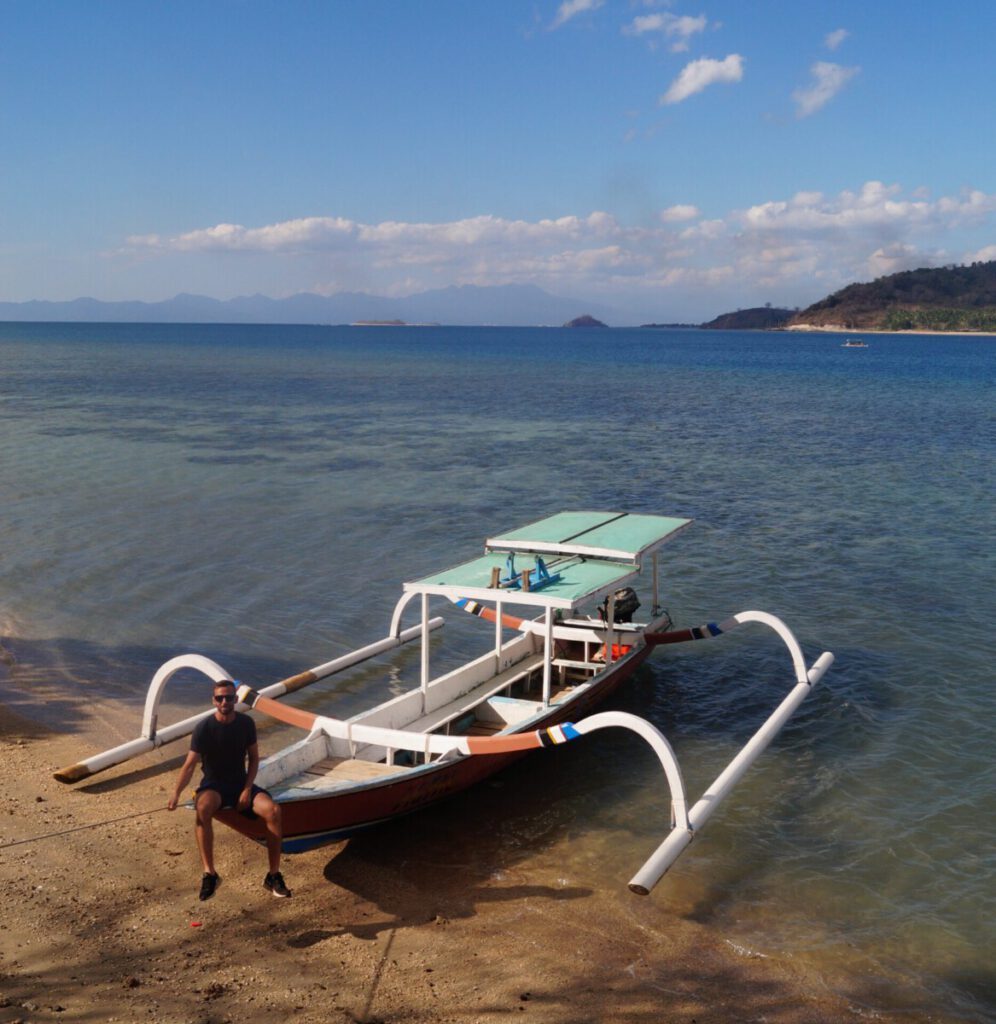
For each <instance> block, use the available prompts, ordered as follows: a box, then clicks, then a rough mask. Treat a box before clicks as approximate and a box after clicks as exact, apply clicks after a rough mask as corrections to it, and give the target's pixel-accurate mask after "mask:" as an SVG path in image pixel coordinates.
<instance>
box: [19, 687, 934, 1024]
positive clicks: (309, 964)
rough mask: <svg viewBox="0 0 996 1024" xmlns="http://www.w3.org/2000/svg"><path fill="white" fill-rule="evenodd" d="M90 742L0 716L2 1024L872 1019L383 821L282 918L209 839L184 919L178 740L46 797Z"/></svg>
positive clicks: (563, 889) (623, 903)
mask: <svg viewBox="0 0 996 1024" xmlns="http://www.w3.org/2000/svg"><path fill="white" fill-rule="evenodd" d="M0 671H2V670H0ZM100 720H101V716H97V717H96V718H95V721H100ZM104 721H106V719H104ZM104 739H105V740H106V739H107V736H106V735H105V736H104ZM113 742H120V740H119V739H117V738H116V737H115V738H113V739H112V743H113ZM109 745H111V743H108V742H103V743H101V742H100V739H99V737H98V736H96V735H94V734H88V733H87V731H86V730H84V731H83V732H76V733H75V734H72V735H70V734H68V733H61V732H55V731H51V730H50V729H47V728H44V727H42V726H39V725H38V724H37V723H34V722H31V721H28V720H26V719H24V718H22V717H20V716H19V715H18V714H16V713H14V712H13V711H12V710H11V709H10V708H7V709H6V710H4V709H3V708H2V707H0V782H2V794H3V795H2V797H0V879H2V887H3V927H2V929H0V1022H4V1024H8V1022H12V1021H24V1022H42V1021H73V1022H77V1021H81V1022H85V1021H121V1022H144V1021H149V1022H155V1021H162V1022H170V1024H174V1022H175V1024H179V1022H183V1024H187V1022H196V1024H209V1022H210V1024H221V1022H224V1021H233V1022H235V1021H238V1022H269V1021H273V1022H283V1021H286V1020H289V1019H293V1020H294V1021H296V1022H301V1024H310V1022H315V1024H318V1022H322V1024H326V1022H332V1024H337V1022H358V1021H363V1022H375V1021H379V1022H392V1024H393V1022H443V1021H452V1022H460V1024H464V1022H466V1024H471V1022H487V1024H492V1022H503V1021H512V1020H516V1021H527V1020H533V1021H543V1022H549V1024H580V1022H603V1021H604V1022H609V1021H621V1022H622V1021H625V1022H657V1021H683V1022H688V1024H691V1022H695V1024H706V1022H727V1021H758V1022H760V1021H765V1022H769V1024H802V1022H807V1024H815V1022H823V1021H842V1020H853V1019H855V1017H858V1018H861V1017H878V1016H879V1015H878V1014H876V1013H869V1012H868V1010H867V1007H864V1006H862V1001H861V999H862V997H861V993H860V992H854V991H852V992H849V993H842V992H831V991H828V990H827V988H826V987H825V985H824V984H823V983H822V982H821V981H820V980H819V979H818V978H816V977H815V976H813V975H812V974H808V975H807V974H806V973H805V972H804V971H803V970H802V969H801V968H800V967H799V966H798V965H797V964H794V963H793V962H792V961H791V960H789V959H779V958H778V957H774V956H766V957H759V956H753V955H750V954H749V953H747V952H746V951H742V950H741V951H739V952H738V951H737V950H735V949H734V948H732V947H731V946H730V945H729V944H728V943H725V942H724V941H723V940H722V937H721V936H719V935H717V934H715V932H714V931H713V930H711V929H710V928H709V927H708V926H706V925H703V924H700V923H698V922H696V921H694V920H691V919H687V918H683V917H680V916H674V917H673V919H671V920H669V922H668V927H667V929H666V931H662V930H661V928H660V918H661V915H660V914H659V913H656V912H655V913H654V914H653V915H651V914H650V913H648V912H647V911H648V908H650V909H652V906H651V904H650V902H649V901H648V900H642V899H640V898H639V897H635V896H632V895H631V894H629V893H628V892H627V891H626V890H625V889H620V887H618V886H615V885H606V886H605V888H604V889H597V888H595V887H592V888H580V887H571V886H569V885H565V884H564V883H563V882H562V881H560V880H558V879H557V878H556V877H555V876H554V874H552V873H551V872H550V871H549V870H548V869H545V868H543V867H542V866H539V867H537V865H535V864H533V863H530V861H529V860H528V859H527V860H525V861H522V862H520V863H517V864H512V865H510V867H509V870H508V871H503V872H501V874H500V877H474V876H473V875H472V874H469V873H468V869H467V868H466V866H464V865H460V864H453V863H449V862H448V860H447V850H446V848H445V845H444V844H443V843H442V842H441V841H436V840H434V839H433V838H432V837H431V836H428V837H425V836H420V837H418V838H417V839H416V840H415V841H412V840H411V837H410V829H409V828H408V826H406V825H405V824H404V823H398V824H394V825H389V826H387V827H385V828H384V829H378V830H375V831H374V832H371V833H368V834H367V835H366V836H365V837H363V838H361V839H354V840H352V841H350V842H349V843H342V844H340V845H338V846H332V847H326V848H324V849H321V850H316V851H313V852H311V853H308V854H303V855H299V856H297V857H293V858H288V859H287V860H286V861H285V875H286V876H287V880H288V883H289V884H290V886H291V887H292V889H293V890H294V896H293V898H292V899H289V900H277V899H274V898H272V897H271V896H270V895H269V894H268V893H267V892H266V891H265V890H264V889H263V888H262V885H261V881H262V876H263V873H264V871H265V858H264V854H263V850H262V848H261V847H258V846H256V845H255V844H253V843H251V842H249V841H248V840H246V839H244V838H243V837H241V836H238V835H236V834H235V833H233V832H231V831H229V830H228V829H226V828H225V827H224V826H218V828H217V836H216V840H217V841H216V846H217V852H218V857H217V863H218V870H219V873H220V874H221V876H222V884H221V886H220V888H219V890H218V892H217V894H216V896H215V897H214V898H213V899H212V900H210V901H208V902H206V903H200V902H199V901H198V898H197V890H198V885H199V881H200V866H199V861H198V858H197V855H196V852H195V848H194V840H193V828H192V824H193V819H192V815H191V814H190V812H189V811H186V810H183V809H180V810H177V811H176V812H174V813H170V812H167V811H165V810H160V809H158V808H163V806H164V804H165V801H166V799H167V796H168V793H169V791H170V789H171V787H172V783H173V773H174V772H175V771H176V768H177V766H178V764H179V760H180V758H181V757H182V750H181V749H180V748H182V747H183V746H184V745H183V744H182V743H181V744H177V745H175V746H173V747H169V748H166V750H164V751H159V752H156V753H154V754H149V755H146V757H144V758H142V759H140V760H138V761H134V762H131V764H130V765H124V766H119V767H118V768H116V769H112V770H111V771H109V772H106V773H104V774H103V775H98V776H96V777H95V778H93V779H91V780H89V782H87V783H83V784H80V785H78V786H76V787H73V788H71V787H66V786H63V785H62V784H60V783H58V782H55V781H54V780H53V779H52V771H53V770H54V769H55V768H57V767H60V766H62V765H65V764H70V763H73V762H75V761H77V760H79V759H80V757H81V756H87V755H89V754H91V753H95V752H97V751H98V750H99V749H103V747H106V746H109ZM149 808H157V810H155V811H153V812H152V813H149V814H146V815H144V816H140V817H131V818H128V819H127V820H123V821H119V822H117V823H116V824H110V825H106V826H103V827H97V828H81V826H86V825H92V824H94V823H99V822H105V821H108V820H109V819H114V818H120V817H122V816H124V815H129V814H133V813H134V812H135V811H137V810H144V809H149ZM71 829H75V830H76V831H70V832H66V834H63V835H52V833H57V832H65V831H66V830H71ZM40 836H48V838H43V839H39V840H37V841H30V842H22V840H26V839H32V838H33V837H40ZM406 838H407V839H408V841H406ZM482 840H484V837H482ZM14 844H16V845H14ZM449 859H450V860H452V857H450V858H449ZM650 899H651V900H652V899H653V897H650ZM651 920H653V922H654V926H653V927H650V925H649V923H648V922H650V921H651ZM928 1019H933V1020H937V1018H936V1017H934V1018H930V1017H928V1016H927V1015H926V1014H923V1015H910V1014H908V1013H907V1014H889V1015H888V1020H889V1021H891V1022H897V1024H898V1022H912V1021H925V1020H928Z"/></svg>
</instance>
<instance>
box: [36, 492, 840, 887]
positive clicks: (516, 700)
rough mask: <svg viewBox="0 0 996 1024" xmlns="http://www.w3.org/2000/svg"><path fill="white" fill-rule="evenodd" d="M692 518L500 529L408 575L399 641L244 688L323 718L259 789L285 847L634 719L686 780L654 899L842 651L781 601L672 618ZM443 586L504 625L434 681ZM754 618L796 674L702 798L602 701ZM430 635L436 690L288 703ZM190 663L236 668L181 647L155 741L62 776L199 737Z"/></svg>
mask: <svg viewBox="0 0 996 1024" xmlns="http://www.w3.org/2000/svg"><path fill="white" fill-rule="evenodd" d="M690 523H691V520H688V519H678V518H671V517H665V516H654V515H637V514H628V513H603V512H561V513H559V514H557V515H553V516H550V517H548V518H546V519H542V520H540V521H538V522H535V523H532V524H530V525H528V526H525V527H522V528H520V529H516V530H513V531H511V532H508V533H503V534H499V535H498V536H495V537H492V538H490V539H488V540H487V541H486V543H485V550H484V554H483V555H481V556H480V557H478V558H475V559H473V560H471V561H467V562H462V563H460V564H458V565H456V566H455V567H453V568H451V569H446V570H443V571H441V572H436V573H433V574H431V575H429V576H425V577H423V578H422V579H419V580H415V581H413V582H410V583H405V584H404V586H403V592H402V595H401V598H400V600H399V601H398V603H397V605H396V607H395V609H394V615H393V617H392V620H391V625H390V629H389V631H388V635H387V636H386V637H385V638H384V639H383V640H379V641H377V642H375V643H373V644H370V645H368V646H366V647H362V648H360V649H358V650H356V651H354V652H352V654H349V655H346V656H344V657H342V658H338V659H336V660H334V661H331V662H328V663H326V664H324V665H319V666H317V667H315V668H313V669H311V670H309V671H307V672H303V673H300V674H299V675H296V676H292V677H291V678H290V679H286V680H283V681H282V682H279V683H275V684H273V685H272V686H269V687H266V688H264V689H263V690H261V691H259V692H258V693H257V692H255V691H254V690H252V689H251V688H250V687H248V686H241V685H240V686H239V688H238V695H239V701H240V703H239V707H240V708H242V709H243V710H245V709H247V708H252V709H254V710H256V711H258V712H262V713H265V714H267V715H270V716H272V717H273V718H276V719H278V720H280V721H282V722H285V723H288V724H291V725H294V726H300V727H301V728H303V729H305V730H307V735H306V736H305V737H304V738H303V739H301V740H299V741H298V742H295V743H292V744H291V745H290V746H288V747H286V748H285V749H283V750H281V751H279V752H278V753H276V754H274V755H273V756H271V757H268V758H267V759H266V760H264V761H263V762H262V764H261V765H260V769H259V773H258V775H257V782H258V784H259V785H261V786H264V787H265V788H266V789H268V790H269V791H270V793H271V794H272V795H273V797H274V799H275V800H277V801H278V802H279V803H280V804H281V807H282V810H283V824H284V849H285V850H286V851H287V852H290V853H294V852H300V851H303V850H307V849H311V848H313V847H316V846H319V845H321V844H323V843H328V842H332V841H335V840H339V839H342V838H345V837H347V836H349V835H352V834H354V833H356V832H358V831H359V830H361V829H364V828H368V827H370V826H373V825H376V824H378V823H379V822H383V821H385V820H387V819H390V818H393V817H396V816H398V815H401V814H407V813H410V812H412V811H415V810H418V809H419V808H421V807H425V806H426V805H428V804H430V803H434V802H435V801H437V800H440V799H442V798H444V797H446V796H449V795H451V794H453V793H456V792H458V791H460V790H463V789H465V788H467V787H468V786H471V785H473V784H474V783H476V782H479V781H480V780H482V779H484V778H486V777H487V776H489V775H491V774H493V773H494V772H496V771H498V770H500V769H501V768H502V767H504V766H505V765H507V764H508V763H510V762H511V761H512V760H514V759H516V758H518V757H521V756H523V754H524V753H525V752H526V751H528V750H531V749H536V748H540V747H547V746H552V745H556V744H560V743H565V742H568V741H570V740H574V739H577V738H580V737H582V736H584V735H587V734H590V733H592V732H595V731H597V730H599V729H603V728H609V727H621V728H627V729H630V730H632V731H634V732H636V733H637V734H638V735H640V736H642V737H643V739H645V740H646V741H647V742H648V743H649V744H650V745H651V747H652V748H653V749H654V751H655V753H656V754H657V757H658V758H659V760H660V762H661V766H662V768H663V770H664V773H665V776H666V778H667V782H668V786H669V788H670V796H671V822H670V826H671V827H670V830H669V831H668V833H667V836H666V838H665V839H664V841H663V842H662V843H661V845H660V846H659V847H658V849H657V850H656V851H655V852H654V854H653V855H652V856H651V857H650V859H649V860H648V861H647V862H646V864H644V865H643V867H642V868H641V869H640V870H639V871H638V872H637V874H636V875H635V876H634V877H633V879H632V880H631V882H630V888H631V889H632V890H633V891H634V892H637V893H640V894H646V893H648V892H649V891H650V890H651V889H652V888H653V886H654V885H655V884H656V883H657V882H658V881H659V880H660V878H661V876H662V875H663V874H664V872H665V871H666V870H667V869H668V867H670V865H671V864H672V863H673V862H674V860H675V859H676V858H677V857H678V855H679V854H680V853H681V852H682V850H684V849H685V847H686V846H687V845H688V844H689V843H690V842H691V840H692V838H693V836H694V835H695V834H696V832H697V831H698V830H699V829H700V828H701V827H702V826H703V825H704V824H705V822H706V820H707V819H708V818H709V817H710V816H711V815H712V814H713V812H714V811H715V810H716V807H717V806H718V805H719V803H720V801H721V800H722V799H723V798H724V797H725V796H726V795H727V794H728V793H729V791H730V790H731V789H732V788H733V786H734V785H735V784H736V783H737V782H738V781H739V779H740V778H741V777H742V775H743V774H744V773H745V772H746V771H747V769H748V768H749V767H750V765H751V764H752V763H753V762H754V760H756V758H757V757H758V756H759V755H760V753H761V752H762V751H763V750H764V749H765V747H767V745H768V744H769V743H770V742H771V740H772V739H773V738H774V737H775V735H777V733H778V732H779V730H780V729H781V728H782V726H783V725H784V724H785V722H786V721H788V719H789V717H790V716H791V715H792V713H793V712H794V711H795V709H796V708H797V707H798V706H799V704H800V703H801V702H802V701H803V700H804V699H805V698H806V697H807V696H808V694H809V693H810V691H811V690H812V688H813V686H814V685H815V684H816V683H817V682H818V681H819V679H820V678H821V677H822V675H823V674H824V672H825V671H826V670H827V669H828V668H829V667H830V665H831V664H832V662H833V655H832V654H830V653H829V652H825V653H823V654H822V655H821V656H820V657H819V658H818V659H817V660H816V661H815V662H814V663H813V665H812V666H811V667H808V668H807V666H806V663H805V660H804V657H803V653H802V650H801V648H800V646H799V644H798V642H797V641H796V639H795V637H794V636H793V635H792V633H791V631H790V630H789V629H788V627H787V626H786V625H785V624H784V623H783V622H781V621H780V620H779V619H777V618H775V617H774V616H772V615H768V614H767V613H765V612H756V611H747V612H741V613H740V614H738V615H734V616H733V617H731V618H729V619H727V620H725V621H723V622H720V623H708V624H706V625H703V626H699V627H695V628H692V629H674V628H673V624H672V623H671V620H670V617H669V616H668V614H667V613H666V612H664V611H662V609H661V607H660V599H659V592H658V552H659V550H660V548H661V547H662V546H663V545H664V544H665V543H667V542H668V541H669V540H671V539H672V538H674V537H675V536H676V535H677V534H679V533H681V532H682V531H683V530H685V529H686V528H687V527H688V526H689V525H690ZM648 558H649V559H650V560H651V562H652V570H651V582H652V588H653V606H652V611H651V615H650V617H649V619H648V620H647V621H645V622H637V621H634V618H633V616H634V613H635V612H636V610H637V609H638V608H639V598H638V597H637V595H636V592H635V590H634V589H633V588H632V586H631V584H633V583H636V582H637V581H638V578H639V577H640V575H641V572H642V570H643V569H644V566H645V563H646V560H647V559H648ZM434 598H442V599H446V600H448V601H450V602H452V603H453V604H455V605H457V606H458V607H460V608H462V609H464V610H465V611H466V612H469V613H471V614H473V615H475V616H477V617H478V619H479V620H481V622H482V623H483V622H487V623H490V624H491V628H490V629H489V630H487V632H488V635H489V643H488V648H487V649H486V650H485V651H484V653H482V654H481V655H479V656H478V657H476V658H473V659H472V660H470V661H469V662H467V663H465V664H463V665H461V666H460V667H458V668H456V669H454V670H452V671H447V672H444V673H443V674H441V675H438V676H436V677H433V675H432V671H431V658H430V653H431V651H430V648H431V644H430V639H431V635H432V633H433V631H434V630H435V629H437V628H438V627H439V626H440V625H442V623H443V621H444V620H443V619H441V618H438V617H437V618H430V616H429V603H430V599H434ZM413 602H418V609H419V612H420V621H419V622H418V623H417V624H416V625H414V626H410V627H408V628H407V629H403V628H402V617H403V615H404V613H405V612H406V610H408V608H409V606H410V605H411V604H412V603H413ZM510 607H513V608H517V609H523V608H524V609H526V614H527V615H528V614H530V613H531V614H532V615H533V617H532V618H519V617H518V616H516V615H513V614H511V613H510V612H509V611H508V609H509V608H510ZM749 622H755V623H761V624H764V625H767V626H769V627H770V628H772V629H773V630H774V631H775V632H776V633H777V634H778V635H779V636H780V637H781V638H782V640H783V641H784V642H785V644H786V646H787V647H788V649H789V653H790V655H791V658H792V664H793V669H794V676H795V681H794V684H793V686H792V688H791V690H790V691H789V693H788V695H787V696H786V697H785V698H784V700H783V701H782V702H781V704H779V705H778V707H777V708H776V709H775V710H774V712H773V713H772V714H771V715H770V717H769V718H768V719H767V721H766V722H765V723H764V724H763V725H762V726H761V727H760V729H759V730H758V731H757V732H756V733H755V735H754V736H753V737H752V738H751V740H750V741H748V743H747V744H746V745H745V746H744V748H743V749H742V750H741V751H740V753H739V754H737V756H736V757H735V758H734V759H733V761H731V762H730V764H729V765H728V766H727V768H726V769H725V770H724V771H723V772H722V773H721V774H720V776H719V777H718V778H717V779H716V781H715V782H714V783H713V784H712V785H711V786H710V787H709V788H708V789H707V790H706V792H705V793H704V794H703V796H702V797H701V798H700V799H699V800H698V801H697V802H696V803H695V804H694V805H693V806H692V807H688V803H687V800H686V797H685V789H684V782H683V780H682V775H681V771H680V768H679V765H678V762H677V759H676V758H675V755H674V751H673V750H672V748H671V746H670V744H669V743H668V741H667V739H666V738H665V737H664V736H663V735H662V734H661V733H660V731H659V730H658V729H656V728H655V727H654V726H653V725H651V724H650V723H649V722H646V721H644V720H643V719H641V718H638V717H637V716H635V715H631V714H627V713H623V712H618V711H609V712H602V713H598V714H594V715H590V712H592V710H593V709H594V708H595V707H596V705H598V704H599V703H601V702H602V701H604V699H605V698H606V697H607V696H608V695H609V694H611V693H612V692H613V691H614V690H615V689H616V688H617V687H618V686H619V685H620V684H621V683H622V682H623V681H624V680H625V679H627V678H628V677H629V676H630V675H632V673H633V672H634V670H635V669H636V668H637V667H638V666H639V665H640V664H641V663H642V662H643V661H644V660H645V659H646V658H647V657H648V656H649V655H650V653H651V652H652V651H653V650H654V648H655V647H657V646H658V645H662V644H672V643H684V642H690V641H696V640H702V639H708V638H710V637H716V636H720V635H723V634H725V633H728V632H729V631H730V630H731V629H734V628H735V627H737V626H740V625H742V624H744V623H749ZM415 639H419V640H420V641H421V666H420V675H421V680H420V685H419V686H418V687H415V688H412V689H410V690H408V691H407V692H404V693H401V694H399V695H397V696H394V697H392V698H391V699H389V700H387V701H385V702H383V703H381V704H378V705H377V706H376V707H373V708H370V709H368V710H365V711H362V712H360V713H359V714H356V715H353V716H352V717H350V718H347V719H338V718H331V717H326V716H324V715H316V714H312V713H311V712H308V711H305V710H303V709H300V708H295V707H290V706H287V705H284V704H281V703H279V698H280V697H282V696H284V695H285V694H288V693H292V692H294V691H295V690H298V689H300V688H302V687H303V686H307V685H310V684H311V683H313V682H315V681H316V680H318V679H323V678H326V677H328V676H330V675H333V674H334V673H337V672H340V671H343V670H344V669H346V668H348V667H350V666H352V665H356V664H358V663H359V662H361V661H365V660H367V659H369V658H372V657H374V656H375V655H377V654H381V653H383V652H385V651H387V650H390V649H392V648H394V647H397V646H398V645H400V644H403V643H407V642H409V641H411V640H415ZM181 669H196V670H198V671H199V672H201V673H203V674H204V675H205V676H207V677H208V678H209V679H210V680H212V682H216V681H218V680H222V679H226V680H227V679H231V678H232V676H231V675H230V674H229V673H228V672H227V671H226V670H225V669H224V668H222V667H221V666H220V665H218V664H217V663H216V662H213V661H211V660H210V659H208V658H205V657H203V656H201V655H196V654H187V655H181V656H180V657H178V658H173V659H172V660H170V661H168V662H166V663H165V664H164V665H163V666H161V667H160V669H159V670H158V671H157V672H156V674H155V676H154V677H153V679H152V682H151V683H150V686H149V691H148V694H147V697H146V702H145V712H144V716H143V723H142V734H141V736H139V738H138V739H136V740H133V741H131V742H130V743H126V744H123V745H122V746H120V747H116V748H114V749H113V750H109V751H106V752H105V753H103V754H98V755H96V756H95V757H92V758H89V759H88V760H85V761H82V762H80V763H79V764H76V765H72V766H70V767H68V768H63V769H60V771H58V772H57V773H56V775H55V777H56V778H57V779H59V780H60V781H62V782H76V781H79V780H81V779H84V778H87V777H89V776H90V775H92V774H94V773H95V772H98V771H102V770H104V769H105V768H108V767H110V766H111V765H114V764H119V763H121V762H122V761H124V760H127V759H128V758H131V757H134V756H136V755H137V754H140V753H143V752H144V751H148V750H153V749H155V748H156V747H159V746H162V745H163V744H165V743H169V742H171V741H173V740H175V739H177V738H179V737H180V736H184V735H187V734H189V733H190V732H191V731H192V730H193V728H194V726H195V725H196V724H197V722H198V721H200V719H202V718H204V717H206V716H208V715H210V714H212V713H213V712H212V711H205V712H204V713H202V714H200V715H195V716H193V717H192V718H189V719H186V720H185V721H183V722H178V723H176V724H175V725H172V726H167V727H164V728H162V729H159V728H158V724H157V719H158V708H159V702H160V698H161V696H162V692H163V688H164V687H165V685H166V683H167V682H168V681H169V679H170V678H171V677H172V676H173V675H174V674H175V673H176V672H178V671H180V670H181ZM585 716H588V717H585ZM218 817H219V819H220V820H222V821H224V822H225V823H226V824H228V825H230V826H231V827H232V828H234V829H237V830H238V831H239V832H242V833H244V834H245V835H248V836H251V837H253V838H256V839H261V838H262V837H263V831H262V828H261V826H260V823H259V822H253V821H250V820H248V819H246V818H245V817H243V816H242V815H239V814H237V813H236V812H234V811H223V812H221V813H220V814H219V815H218Z"/></svg>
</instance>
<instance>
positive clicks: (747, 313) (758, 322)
mask: <svg viewBox="0 0 996 1024" xmlns="http://www.w3.org/2000/svg"><path fill="white" fill-rule="evenodd" d="M794 315H795V311H794V310H791V309H772V307H771V305H770V304H769V305H767V306H755V307H754V308H752V309H738V310H737V311H736V312H735V313H723V314H722V315H721V316H717V317H716V319H715V320H710V321H709V322H708V323H705V324H702V327H703V328H705V329H707V330H719V331H771V330H774V329H775V328H778V327H784V326H785V324H787V323H788V322H789V320H791V319H792V317H793V316H794Z"/></svg>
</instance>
